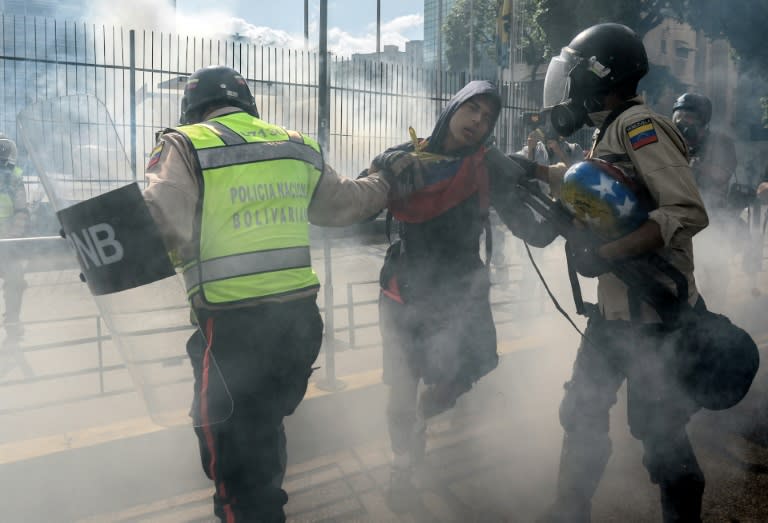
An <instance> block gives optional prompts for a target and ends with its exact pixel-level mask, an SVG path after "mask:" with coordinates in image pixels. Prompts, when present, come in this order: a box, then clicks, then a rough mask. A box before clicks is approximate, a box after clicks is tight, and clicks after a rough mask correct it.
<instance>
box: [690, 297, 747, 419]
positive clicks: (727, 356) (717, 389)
mask: <svg viewBox="0 0 768 523" xmlns="http://www.w3.org/2000/svg"><path fill="white" fill-rule="evenodd" d="M680 325H681V327H680V333H679V334H680V345H679V347H678V350H677V369H678V372H679V374H678V375H679V377H680V379H681V381H682V383H683V386H684V387H685V388H686V389H687V391H688V393H689V394H690V395H691V397H692V398H693V399H694V400H696V401H697V402H698V403H699V405H701V406H702V407H704V408H706V409H710V410H723V409H727V408H730V407H732V406H734V405H736V404H737V403H738V402H739V401H741V399H742V398H743V397H744V396H745V395H746V394H747V392H748V391H749V388H750V386H751V385H752V380H753V379H754V378H755V374H757V369H758V367H759V365H760V355H759V353H758V350H757V345H756V344H755V342H754V340H753V339H752V337H751V336H750V335H749V334H748V333H747V332H746V331H744V330H743V329H742V328H740V327H738V326H737V325H734V324H733V323H732V322H731V321H730V320H729V319H728V318H727V317H726V316H723V315H722V314H717V313H714V312H711V311H708V310H691V311H686V312H685V313H684V314H683V316H682V318H681V322H680Z"/></svg>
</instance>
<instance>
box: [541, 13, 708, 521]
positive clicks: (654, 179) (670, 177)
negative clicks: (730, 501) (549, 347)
mask: <svg viewBox="0 0 768 523" xmlns="http://www.w3.org/2000/svg"><path fill="white" fill-rule="evenodd" d="M647 72H648V59H647V55H646V51H645V47H644V46H643V43H642V40H641V39H640V38H639V37H638V36H637V35H636V34H635V33H634V31H632V30H631V29H629V28H628V27H626V26H623V25H620V24H613V23H606V24H598V25H595V26H592V27H590V28H588V29H586V30H584V31H582V32H581V33H579V34H578V35H577V36H576V37H575V38H574V39H573V40H572V41H571V42H570V43H569V44H568V46H567V47H564V48H563V49H562V51H561V53H560V55H559V56H557V57H555V58H553V59H552V61H551V63H550V64H549V67H548V69H547V74H546V78H545V82H544V106H545V107H544V108H545V110H546V109H550V110H551V118H552V124H553V125H554V127H555V129H556V130H558V132H559V133H560V134H561V135H563V136H569V135H571V134H572V133H574V132H575V131H576V130H578V129H579V128H581V127H582V126H584V125H594V126H595V127H597V128H598V129H599V131H598V134H597V136H596V140H595V143H594V144H593V146H592V149H591V151H590V153H589V157H590V158H594V159H602V160H605V161H608V162H610V163H611V164H613V165H615V166H616V167H618V168H620V169H621V171H622V172H624V173H625V174H626V176H627V177H628V178H629V179H630V180H632V181H633V183H634V184H636V185H637V187H638V191H639V192H640V193H644V194H645V195H646V196H647V198H648V208H649V209H651V211H650V212H649V213H648V218H647V219H646V220H645V221H643V222H642V223H641V224H640V225H639V226H638V227H637V228H636V229H634V230H633V231H632V232H630V233H628V234H626V235H624V236H620V237H619V238H618V239H614V240H609V241H607V242H606V243H603V244H601V245H599V246H598V247H595V246H593V245H570V246H569V247H570V249H571V251H572V261H573V264H574V267H575V269H576V270H577V271H578V272H579V273H580V274H582V275H583V276H586V277H598V293H597V294H598V303H597V306H596V307H595V308H594V309H592V311H591V314H589V322H588V325H587V329H586V332H585V337H584V340H583V341H582V344H581V346H580V347H579V350H578V353H577V356H576V361H575V363H574V368H573V374H572V377H571V379H570V380H569V381H568V382H567V383H566V385H565V397H564V399H563V401H562V403H561V406H560V422H561V424H562V426H563V428H564V430H565V436H564V440H563V448H562V454H561V459H560V469H559V477H558V484H557V498H556V501H555V503H554V505H553V506H552V507H551V509H550V510H549V511H548V513H547V514H546V516H545V518H544V520H545V521H589V520H590V517H591V500H592V497H593V495H594V493H595V490H596V489H597V486H598V483H599V481H600V479H601V477H602V475H603V472H604V470H605V466H606V464H607V462H608V458H609V456H610V454H611V441H610V438H609V434H608V419H609V410H610V408H611V407H612V406H613V405H614V404H615V402H616V399H617V397H616V395H617V391H618V390H619V387H620V386H621V384H622V383H623V381H624V380H625V379H626V380H627V381H628V384H629V385H628V422H629V426H630V429H631V432H632V434H633V435H634V436H635V437H636V438H638V439H640V440H641V441H642V442H643V447H644V451H645V455H644V458H643V464H644V465H645V467H646V469H647V470H648V472H649V474H650V478H651V481H652V482H653V483H655V484H657V485H658V486H659V489H660V492H661V504H662V510H663V514H664V521H667V522H669V521H699V520H700V511H701V498H702V494H703V491H704V476H703V474H702V472H701V469H700V468H699V465H698V463H697V460H696V456H695V454H694V452H693V449H692V447H691V444H690V442H689V440H688V436H687V434H686V424H687V423H688V421H689V418H690V416H691V415H692V414H693V413H694V412H696V410H697V409H698V408H699V407H698V405H696V404H695V402H693V401H692V400H691V399H690V397H689V396H688V395H687V394H686V393H685V392H684V391H683V390H682V387H681V385H680V384H679V381H678V380H677V379H676V377H675V374H674V369H672V368H671V366H670V364H669V362H668V361H666V360H664V359H663V358H662V357H661V356H660V352H658V351H656V350H655V349H656V348H657V347H659V346H662V345H665V344H673V343H677V341H676V338H674V337H672V336H670V334H669V331H668V330H667V329H666V326H665V325H664V324H663V323H662V322H661V318H660V315H659V314H658V313H657V311H656V310H654V309H653V308H651V307H650V306H649V305H647V304H646V303H645V302H641V301H640V300H639V297H638V295H637V294H636V293H635V292H634V290H632V289H629V288H628V287H627V286H626V285H624V284H623V283H622V281H621V280H619V279H618V278H617V277H616V276H615V275H614V274H613V273H610V272H606V271H607V270H608V266H607V265H606V263H605V261H606V260H609V261H611V262H613V263H621V264H624V263H630V262H629V261H627V260H628V259H630V258H634V257H636V256H639V255H643V254H646V253H655V254H656V255H658V256H659V257H661V258H662V259H663V260H666V262H668V263H669V264H670V265H671V266H672V267H674V268H675V269H676V270H677V271H678V272H679V273H681V275H682V276H684V278H685V280H686V281H687V288H688V293H687V295H686V296H682V297H681V299H682V300H686V301H687V302H688V303H689V304H691V305H695V306H697V307H703V303H702V302H700V298H699V294H698V292H697V290H696V284H695V282H694V278H693V252H692V242H691V238H692V236H693V235H694V234H696V233H697V232H698V231H699V230H701V229H703V228H704V227H706V225H707V223H708V219H707V213H706V211H705V208H704V204H703V202H702V200H701V196H700V195H699V192H698V190H697V188H696V185H695V182H694V180H693V176H692V174H691V169H690V166H689V164H688V158H687V148H686V144H685V141H684V139H683V137H682V136H681V135H680V132H679V131H678V130H677V128H676V127H675V126H674V124H673V123H672V122H671V121H670V120H669V119H667V118H664V117H662V116H660V115H658V114H656V113H654V112H653V111H652V110H651V109H650V108H649V107H648V106H646V105H645V103H644V102H643V100H642V98H641V97H639V96H637V94H636V93H637V84H638V81H639V80H640V79H641V78H642V77H643V76H644V75H645V74H646V73H647ZM635 263H639V262H637V261H635ZM660 281H662V282H663V283H664V284H666V285H668V286H669V287H670V288H672V286H671V284H670V282H668V281H667V280H663V279H661V280H660Z"/></svg>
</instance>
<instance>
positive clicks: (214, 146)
mask: <svg viewBox="0 0 768 523" xmlns="http://www.w3.org/2000/svg"><path fill="white" fill-rule="evenodd" d="M177 130H178V131H179V132H181V133H182V134H184V135H185V136H186V137H187V138H188V139H189V140H190V142H191V143H192V145H193V146H194V148H195V152H196V155H197V160H198V162H199V165H200V172H199V181H200V185H201V189H202V190H201V195H202V201H201V203H200V211H199V213H198V216H197V218H196V219H197V224H196V231H198V238H197V242H196V246H195V252H196V254H195V255H194V259H187V260H184V262H185V263H184V269H183V272H184V280H185V283H186V288H187V293H188V294H189V295H190V296H192V295H195V294H198V293H199V294H200V295H201V296H202V298H203V299H204V301H205V302H207V303H235V302H240V301H244V300H248V299H252V298H259V297H265V296H273V295H279V294H287V293H291V292H296V291H299V290H304V289H310V288H316V287H318V286H319V285H320V282H319V280H318V278H317V275H316V274H315V273H314V271H313V270H312V267H311V259H310V251H309V220H308V207H309V202H310V200H311V198H312V195H313V194H314V190H315V187H316V186H317V183H318V181H319V179H320V175H321V174H322V169H323V157H322V153H321V152H320V147H319V146H318V145H317V142H315V141H314V140H312V139H310V138H301V135H298V133H296V134H295V135H293V136H292V135H290V134H289V133H287V132H286V131H285V130H284V129H282V128H280V127H277V126H274V125H272V124H269V123H267V122H264V121H262V120H259V119H257V118H255V117H252V116H250V115H248V114H246V113H244V112H243V113H240V112H238V113H232V114H228V115H224V116H221V117H217V118H215V119H213V120H209V121H206V122H203V123H199V124H193V125H187V126H182V127H180V128H178V129H177ZM296 136H298V140H297V139H296V138H295V137H296Z"/></svg>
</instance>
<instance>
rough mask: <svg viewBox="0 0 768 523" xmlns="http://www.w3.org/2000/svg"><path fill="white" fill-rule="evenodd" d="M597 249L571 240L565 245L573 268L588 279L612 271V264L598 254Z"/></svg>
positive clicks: (594, 246)
mask: <svg viewBox="0 0 768 523" xmlns="http://www.w3.org/2000/svg"><path fill="white" fill-rule="evenodd" d="M597 247H598V246H596V245H585V244H584V245H582V244H576V243H574V242H572V241H570V240H569V241H568V242H566V244H565V248H566V250H567V251H568V253H569V256H570V261H571V263H572V264H573V268H574V269H576V272H578V273H579V274H581V275H582V276H584V277H586V278H596V277H597V276H600V275H601V274H605V273H606V272H610V270H611V266H610V264H609V263H608V262H607V261H606V260H605V259H604V258H602V257H601V256H600V255H599V254H597Z"/></svg>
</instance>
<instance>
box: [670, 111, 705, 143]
mask: <svg viewBox="0 0 768 523" xmlns="http://www.w3.org/2000/svg"><path fill="white" fill-rule="evenodd" d="M672 123H674V124H675V127H677V129H678V130H679V131H680V134H682V135H683V138H685V141H686V143H687V144H688V147H690V148H691V149H692V150H694V149H695V148H696V147H697V146H699V145H700V144H701V142H702V141H703V138H704V136H705V135H706V132H707V126H706V125H705V124H703V123H702V122H701V118H700V117H699V116H698V115H697V114H696V113H695V112H692V111H687V110H684V109H680V110H677V111H675V112H674V114H673V115H672Z"/></svg>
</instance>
